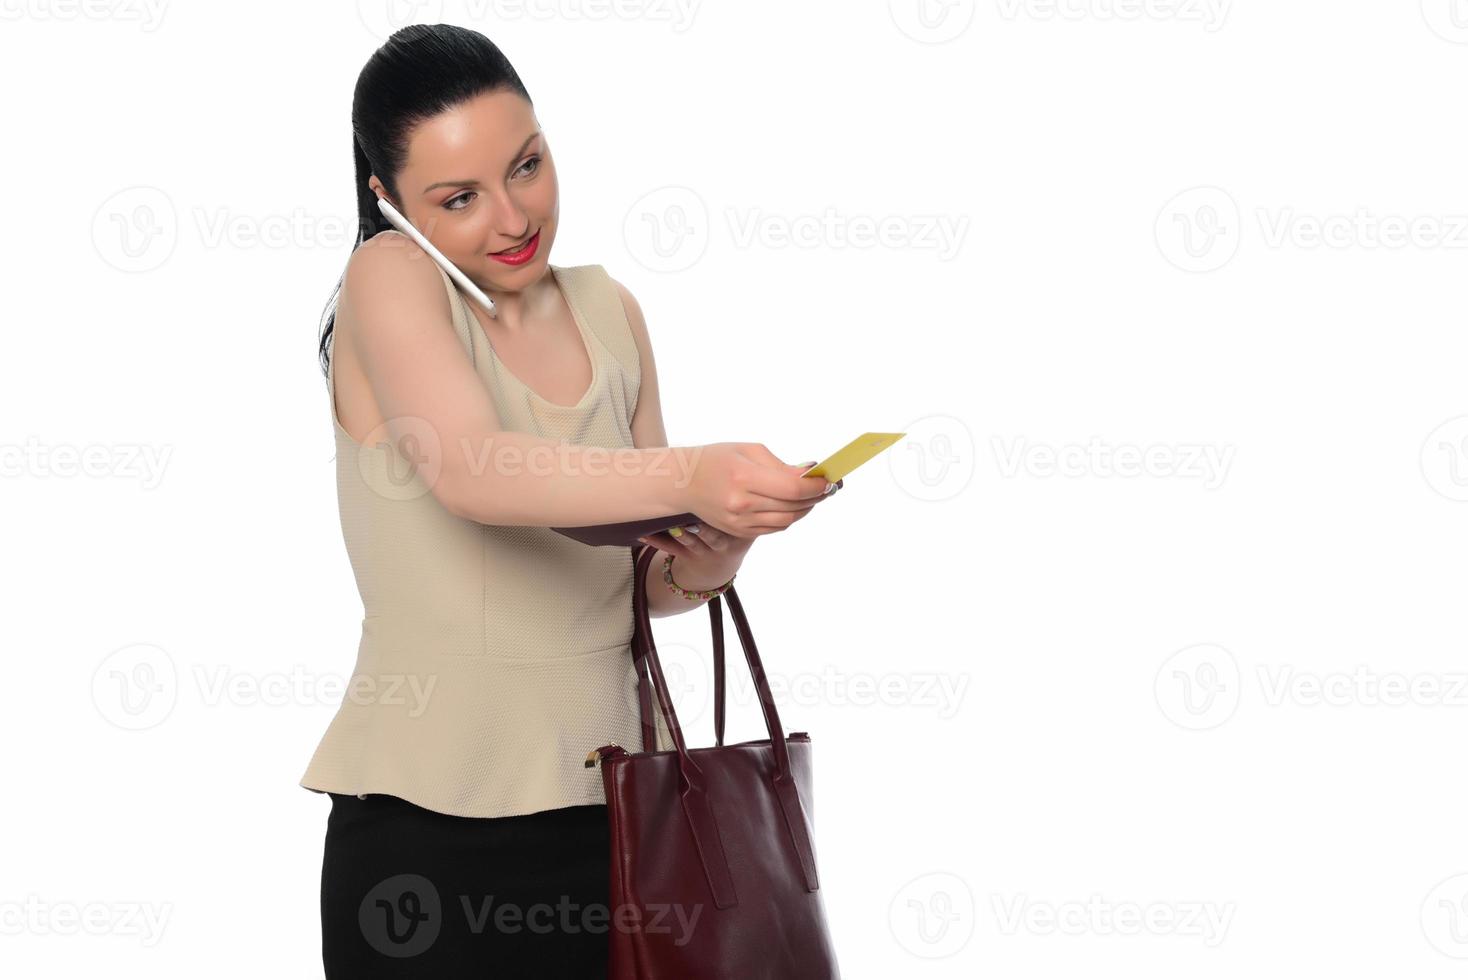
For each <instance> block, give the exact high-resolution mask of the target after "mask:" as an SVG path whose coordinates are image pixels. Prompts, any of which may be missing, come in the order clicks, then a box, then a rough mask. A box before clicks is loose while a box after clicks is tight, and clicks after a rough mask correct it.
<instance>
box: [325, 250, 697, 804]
mask: <svg viewBox="0 0 1468 980" xmlns="http://www.w3.org/2000/svg"><path fill="white" fill-rule="evenodd" d="M550 270H551V274H552V275H553V276H554V278H555V282H556V284H557V285H558V286H559V287H560V289H561V292H562V294H563V295H564V297H565V299H566V302H567V304H568V305H569V306H570V308H571V313H572V315H573V316H574V318H575V320H576V326H577V328H578V329H579V331H580V333H581V339H582V340H583V341H584V343H585V345H586V349H587V352H588V354H589V355H590V359H591V365H592V380H591V386H590V388H589V389H588V390H587V392H586V393H585V395H584V396H583V397H582V398H581V400H580V402H578V403H577V404H576V405H574V406H562V405H557V404H555V403H553V402H549V401H546V400H545V399H544V398H542V397H540V396H539V395H537V394H536V393H535V392H533V391H531V390H530V389H529V388H528V387H527V386H526V385H525V384H523V383H522V382H521V381H520V380H519V379H518V378H516V377H515V376H514V375H513V374H511V373H510V371H509V370H508V369H507V368H506V367H505V366H504V365H503V364H501V363H500V361H499V359H498V358H497V357H496V355H495V353H494V350H493V348H492V347H491V346H490V343H489V339H488V337H487V336H486V335H485V333H484V330H483V328H482V327H480V325H479V322H478V321H477V320H475V318H474V316H473V314H472V313H471V312H470V311H469V307H468V304H469V302H470V300H469V299H468V298H467V297H466V296H465V295H464V294H463V293H462V292H461V291H460V290H459V288H458V287H457V286H456V285H454V283H453V281H452V280H451V279H449V277H448V276H447V275H446V274H444V273H443V272H442V270H440V271H439V275H440V276H441V278H442V279H443V283H444V288H445V289H446V290H447V291H448V297H449V306H450V309H451V310H452V311H453V322H454V330H455V331H456V332H457V333H458V335H459V338H460V340H461V341H462V342H463V344H464V350H465V353H466V354H467V356H468V357H469V358H470V359H471V360H472V361H473V364H474V368H475V371H476V372H477V373H478V374H479V376H480V378H481V379H483V381H484V384H485V387H486V388H487V389H488V390H489V392H490V394H491V395H492V397H493V399H494V406H495V409H496V410H497V411H498V413H499V418H500V423H501V425H502V426H503V427H504V428H505V429H509V430H514V431H518V432H527V433H531V434H534V435H538V436H541V437H543V438H547V439H553V440H556V441H566V442H569V443H573V444H578V445H595V446H604V447H628V446H631V445H632V432H631V428H630V423H631V418H632V412H633V408H634V406H635V405H636V403H637V391H638V384H639V381H640V380H641V371H640V368H639V362H638V355H637V345H636V341H635V340H634V339H633V337H632V331H631V328H630V327H629V326H628V323H627V318H626V314H625V312H624V311H623V309H622V303H621V297H620V295H619V294H618V292H617V288H616V286H615V284H614V283H613V282H612V281H611V279H610V278H609V277H608V275H607V273H606V270H605V269H603V268H602V267H601V266H599V265H582V266H573V267H569V268H561V267H557V266H554V265H552V266H551V267H550ZM334 364H335V359H334V358H333V359H332V360H331V362H330V364H329V365H328V369H327V379H326V385H327V392H328V400H327V404H328V408H329V409H330V412H331V418H332V427H333V429H334V430H335V433H336V481H337V500H338V503H339V505H340V509H341V527H342V536H343V538H344V540H345V542H346V548H347V554H348V557H349V558H350V561H351V565H352V571H353V573H354V574H355V576H356V580H357V589H358V591H359V592H360V593H361V596H362V609H363V617H362V635H361V640H360V642H359V644H358V647H357V658H356V664H355V666H354V668H353V671H352V676H351V678H350V680H349V682H348V683H347V685H346V690H345V693H344V695H343V698H342V702H341V704H340V706H339V707H338V708H337V711H336V715H335V716H334V717H333V718H332V720H331V723H330V724H329V725H328V726H327V729H326V733H325V735H324V736H323V737H322V739H321V742H320V744H319V745H318V746H317V748H316V752H315V754H314V755H313V756H312V758H311V761H310V764H309V765H308V767H307V769H306V772H305V775H304V776H303V777H302V779H301V781H300V785H302V786H304V787H306V788H307V789H310V790H314V791H317V792H325V791H331V792H334V793H354V794H357V795H359V796H360V795H364V794H367V793H387V794H391V795H394V796H398V797H401V798H403V799H405V800H408V801H410V802H412V803H416V804H418V805H419V806H422V807H426V808H428V809H430V810H437V811H439V812H440V813H447V814H454V815H457V816H470V817H496V816H509V815H513V814H523V813H532V812H535V811H538V810H546V809H550V808H552V807H563V806H573V805H578V804H586V803H605V802H606V797H605V794H604V791H603V789H602V785H601V773H600V770H599V769H596V768H591V769H588V768H586V767H585V766H584V765H583V763H584V761H585V759H586V754H587V753H588V752H590V751H591V750H592V749H594V748H596V747H597V746H599V745H603V744H606V743H608V742H617V743H620V744H622V745H625V746H627V747H628V748H629V749H632V750H634V751H635V750H637V749H640V748H641V745H642V741H641V728H640V721H639V717H638V711H637V675H636V672H635V671H634V669H633V666H632V653H631V639H632V570H633V569H632V551H631V549H629V548H622V547H593V546H591V545H586V544H582V543H580V542H579V541H574V540H572V539H571V538H568V537H566V536H565V535H562V534H558V533H556V532H554V531H552V530H550V529H549V528H544V527H512V526H495V525H486V524H480V523H478V522H475V521H472V520H467V519H464V518H460V517H456V516H454V515H453V514H450V513H449V512H448V511H447V510H445V509H444V508H443V506H442V505H441V504H440V503H439V502H438V501H437V499H436V498H435V497H434V496H433V495H432V494H431V493H430V492H429V491H428V488H427V485H426V484H425V483H424V482H423V481H422V479H421V477H420V476H419V474H418V473H417V472H416V471H415V470H414V469H413V468H412V467H410V466H409V465H408V461H407V458H406V457H405V456H404V452H407V453H415V452H417V451H418V449H417V448H415V447H414V446H413V445H411V442H412V440H411V438H404V439H403V440H401V445H393V444H392V443H391V442H390V441H384V442H382V443H380V444H378V445H374V446H359V445H358V443H357V442H356V441H355V440H353V439H352V437H351V436H350V435H348V434H347V432H346V430H345V429H343V428H342V427H341V423H340V421H339V420H338V419H337V416H336V408H335V400H334V398H333V397H332V392H333V391H334V388H333V377H334V372H333V367H332V366H333V365H334ZM654 704H655V702H654ZM654 713H655V714H656V709H655V708H654ZM657 727H658V748H659V749H667V748H671V747H672V739H671V737H670V736H669V735H668V731H667V728H666V726H665V723H664V722H663V721H662V718H661V715H657Z"/></svg>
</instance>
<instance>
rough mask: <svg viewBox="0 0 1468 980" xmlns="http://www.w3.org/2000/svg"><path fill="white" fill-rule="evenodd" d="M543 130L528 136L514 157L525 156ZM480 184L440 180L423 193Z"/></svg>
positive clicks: (474, 181) (468, 181) (476, 182)
mask: <svg viewBox="0 0 1468 980" xmlns="http://www.w3.org/2000/svg"><path fill="white" fill-rule="evenodd" d="M541 132H542V131H541V130H539V129H537V130H536V131H535V132H533V133H531V134H530V135H529V136H527V137H526V138H525V142H523V143H521V144H520V149H518V150H516V151H515V156H514V157H513V159H516V160H518V159H520V157H522V156H524V155H525V150H526V148H527V147H529V146H530V144H531V143H532V142H534V141H535V138H536V137H537V136H539V135H540V134H541ZM478 186H479V181H477V180H440V181H437V182H435V183H432V184H429V185H428V186H427V187H425V188H423V193H425V194H427V193H428V192H429V191H431V190H433V189H434V188H435V187H478Z"/></svg>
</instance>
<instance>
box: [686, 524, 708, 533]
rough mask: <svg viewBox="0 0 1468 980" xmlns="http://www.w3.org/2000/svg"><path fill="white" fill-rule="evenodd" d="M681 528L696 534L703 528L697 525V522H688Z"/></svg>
mask: <svg viewBox="0 0 1468 980" xmlns="http://www.w3.org/2000/svg"><path fill="white" fill-rule="evenodd" d="M683 530H685V531H688V532H691V533H693V534H698V533H699V532H701V531H702V530H703V528H701V527H699V526H698V525H697V524H689V525H688V526H687V527H685V528H684V529H683Z"/></svg>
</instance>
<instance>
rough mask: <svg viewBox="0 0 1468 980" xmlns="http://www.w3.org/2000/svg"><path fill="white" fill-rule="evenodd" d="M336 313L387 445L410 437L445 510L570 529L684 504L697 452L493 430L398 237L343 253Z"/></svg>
mask: <svg viewBox="0 0 1468 980" xmlns="http://www.w3.org/2000/svg"><path fill="white" fill-rule="evenodd" d="M339 308H340V309H345V310H349V311H350V313H351V316H350V321H351V324H352V329H351V330H350V331H349V332H348V335H347V336H344V337H339V338H338V339H339V340H340V341H342V342H344V343H347V344H350V345H351V349H352V352H353V354H354V355H355V357H356V359H357V361H358V362H359V363H360V364H361V365H362V369H363V371H364V373H365V375H366V377H367V382H368V385H369V386H370V388H371V389H372V394H373V397H374V399H375V401H376V404H377V406H378V408H379V410H380V412H381V414H382V417H383V418H384V419H385V420H386V422H387V427H388V431H389V432H390V433H391V434H392V436H393V437H394V439H400V438H402V437H403V436H404V435H405V434H409V433H411V434H412V435H413V436H414V437H415V438H416V439H417V445H418V447H419V449H420V453H419V454H417V455H419V459H417V460H414V464H415V466H417V468H418V472H419V474H420V475H423V476H424V478H425V479H426V480H428V482H429V490H430V492H432V494H433V495H434V497H436V498H437V499H438V501H439V502H440V503H441V504H443V506H444V508H445V509H447V510H448V511H449V512H451V513H453V514H456V515H458V516H460V517H464V518H468V519H471V520H475V521H478V522H480V523H484V524H506V525H533V526H541V527H546V526H561V527H574V526H580V525H586V524H604V523H612V522H618V521H631V520H637V519H641V518H647V517H657V516H660V515H662V514H668V513H677V512H679V511H683V510H687V509H689V507H688V506H687V499H686V493H685V491H686V490H687V488H688V487H689V485H690V482H691V478H692V475H693V468H694V466H695V464H696V463H697V462H698V456H699V452H698V450H699V449H700V448H701V447H687V448H679V449H672V450H670V449H668V448H665V447H664V448H652V447H649V448H615V449H613V448H602V447H596V446H572V445H569V444H564V443H561V442H560V441H557V440H552V439H542V438H539V437H537V436H533V435H530V434H528V433H522V432H510V431H505V430H504V429H502V427H501V423H500V419H499V417H498V415H497V413H496V412H495V408H494V403H493V401H492V399H491V398H490V395H489V392H488V391H486V390H485V387H484V384H483V382H482V381H481V380H480V379H479V377H478V375H477V374H476V373H475V371H474V366H473V365H472V364H471V363H470V361H469V359H468V357H467V356H466V354H465V351H464V347H463V344H462V343H461V342H460V340H459V338H458V336H457V334H456V333H455V331H454V327H453V321H452V314H451V312H450V309H449V299H448V296H447V294H446V293H445V290H444V286H443V280H442V278H441V277H440V274H439V272H438V269H437V267H436V266H435V265H434V264H433V262H432V260H430V259H429V258H428V257H427V256H426V255H425V254H424V253H423V252H422V250H421V249H419V248H418V246H417V245H416V244H414V243H412V242H411V241H410V240H409V239H408V238H406V237H405V236H402V235H399V234H397V233H396V232H384V233H382V234H380V235H377V236H375V237H374V238H372V239H370V240H369V241H367V242H364V243H363V244H362V245H361V246H360V247H359V248H358V249H357V250H356V251H355V252H354V253H353V254H352V258H351V261H350V262H349V263H348V266H347V272H346V276H345V278H344V280H343V284H342V292H341V299H340V306H339ZM476 328H477V325H476ZM425 462H426V463H428V464H431V465H425Z"/></svg>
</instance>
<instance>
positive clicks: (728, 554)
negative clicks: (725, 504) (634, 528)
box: [637, 524, 754, 565]
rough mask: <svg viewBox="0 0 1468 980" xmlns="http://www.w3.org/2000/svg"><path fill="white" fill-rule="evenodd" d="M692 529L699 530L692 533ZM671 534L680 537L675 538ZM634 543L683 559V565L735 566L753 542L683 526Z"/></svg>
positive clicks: (713, 530)
mask: <svg viewBox="0 0 1468 980" xmlns="http://www.w3.org/2000/svg"><path fill="white" fill-rule="evenodd" d="M692 528H698V530H697V531H694V530H692ZM673 531H678V532H680V533H678V534H677V535H674V534H673V533H672V532H673ZM637 540H638V541H641V542H643V543H644V544H650V545H652V546H653V547H654V548H656V549H658V550H659V551H664V552H667V553H668V554H670V555H672V556H673V557H674V558H681V559H683V561H684V563H685V565H687V564H692V563H694V562H707V561H715V560H717V561H726V562H737V561H739V560H740V559H742V558H743V557H744V554H745V553H746V552H747V551H749V546H750V545H752V544H754V538H739V537H735V536H734V535H732V534H726V533H725V532H723V531H720V530H719V529H718V528H716V527H710V526H709V525H707V524H685V525H683V526H682V527H680V528H669V529H668V530H667V531H659V532H658V533H656V534H648V535H644V536H643V537H640V538H638V539H637Z"/></svg>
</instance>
